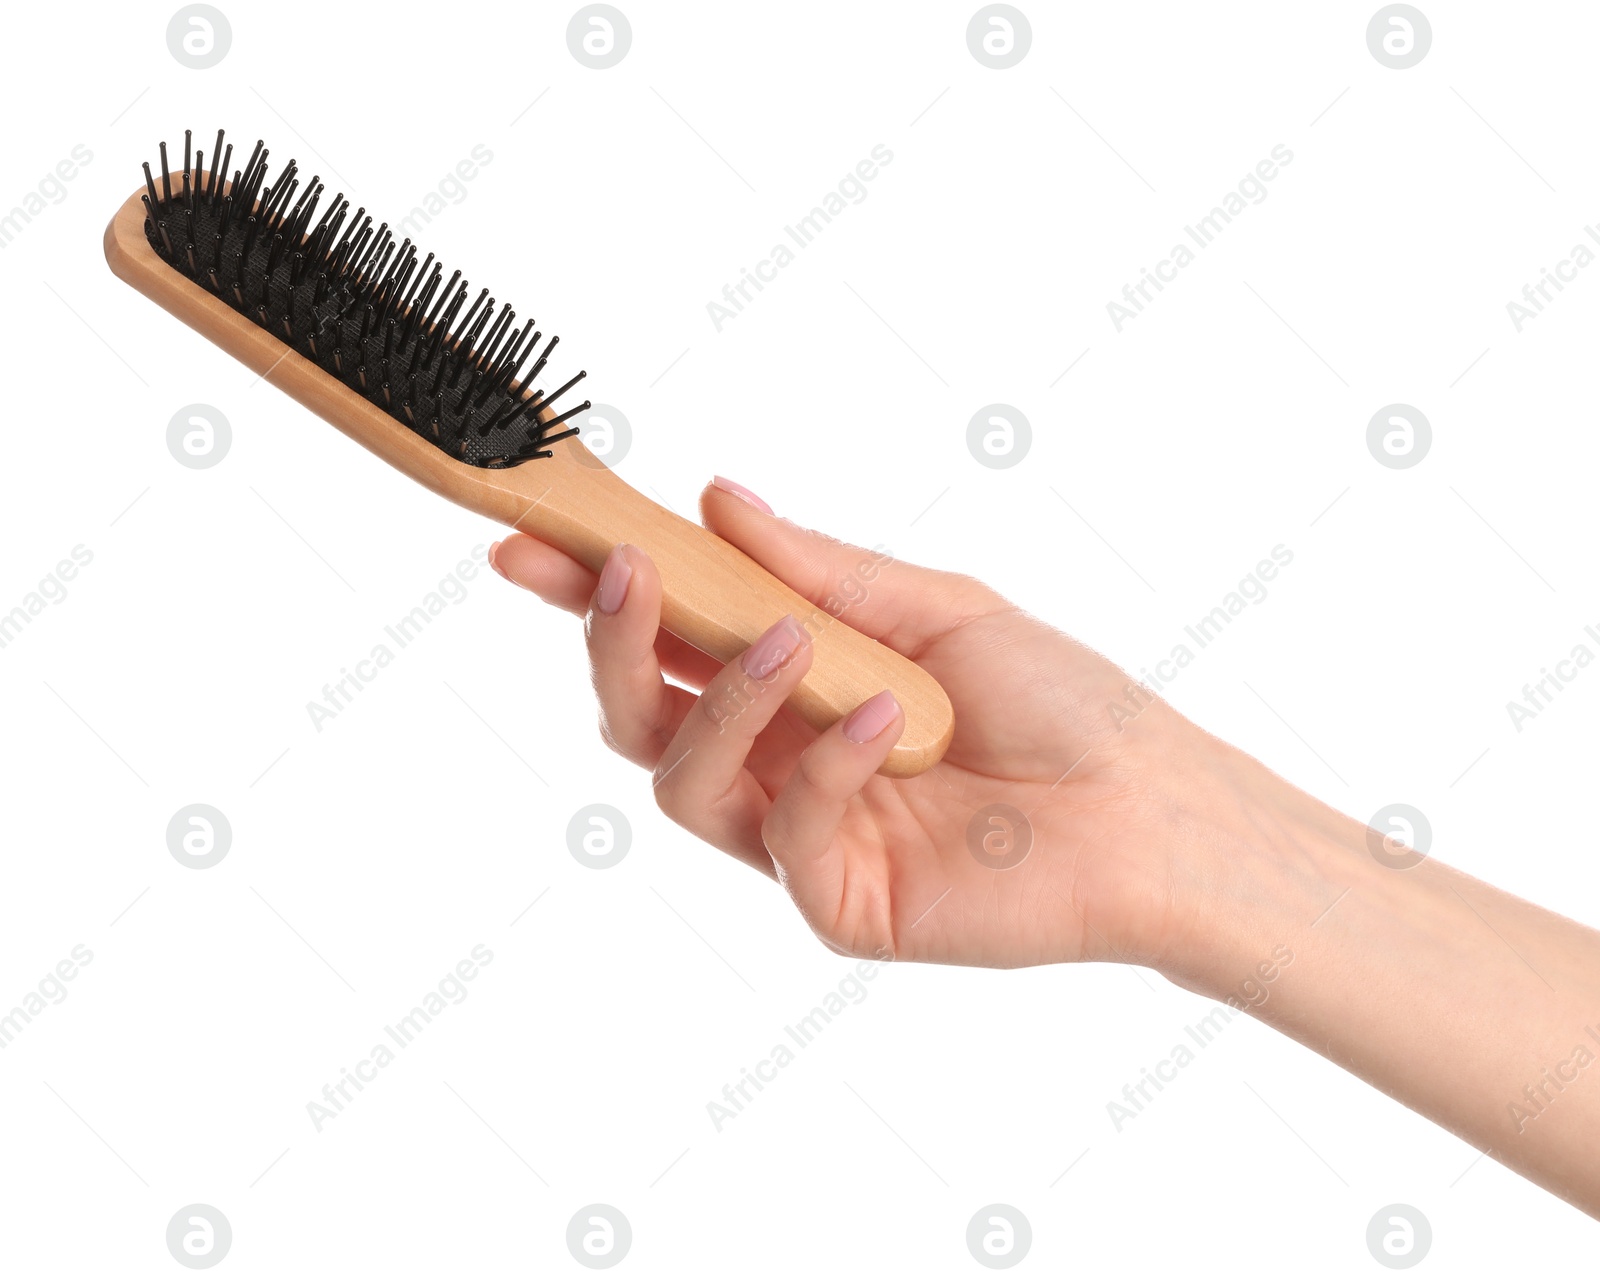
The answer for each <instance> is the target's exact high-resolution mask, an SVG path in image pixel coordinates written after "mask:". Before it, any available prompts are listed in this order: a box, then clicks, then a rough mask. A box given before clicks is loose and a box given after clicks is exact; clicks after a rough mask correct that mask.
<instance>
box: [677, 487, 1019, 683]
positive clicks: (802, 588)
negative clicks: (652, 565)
mask: <svg viewBox="0 0 1600 1275" xmlns="http://www.w3.org/2000/svg"><path fill="white" fill-rule="evenodd" d="M700 517H701V520H702V521H703V522H704V523H705V525H706V527H707V529H708V530H710V531H712V532H713V533H715V534H716V535H718V536H720V537H722V539H724V540H726V541H727V542H728V543H729V544H731V545H733V546H734V547H735V548H736V549H739V550H740V551H741V552H743V553H745V554H746V555H748V556H749V557H751V558H753V559H754V560H755V561H756V562H758V563H760V564H761V565H762V566H763V567H765V568H766V569H767V570H768V571H770V572H771V573H772V574H773V575H775V576H776V577H777V578H778V579H779V580H782V581H783V582H784V583H785V584H787V585H788V586H789V587H790V588H791V589H793V590H794V591H795V592H796V593H798V594H799V595H800V596H801V597H803V598H805V599H806V600H807V601H809V602H811V603H812V604H813V605H815V606H817V607H820V608H822V609H823V610H825V611H827V612H828V613H829V614H830V615H833V616H835V617H837V618H838V619H841V620H843V621H844V622H845V623H846V624H848V625H850V626H851V627H852V628H854V629H859V630H860V631H861V632H863V633H865V634H867V636H869V637H872V638H875V639H877V640H878V641H880V642H882V643H884V645H886V646H889V647H892V648H893V649H895V650H897V651H899V652H900V653H901V654H902V655H907V656H911V657H913V658H914V657H915V656H916V655H917V654H918V653H919V651H920V649H921V648H922V647H923V646H924V645H925V644H926V643H928V642H929V641H931V640H932V639H934V638H936V637H939V636H941V635H942V634H945V633H948V632H949V631H950V630H951V629H953V628H955V627H956V626H957V625H960V624H963V623H965V622H966V621H968V620H971V619H974V618H976V617H978V616H981V615H988V614H991V613H993V612H996V611H1001V610H1004V609H1005V608H1006V606H1007V603H1006V601H1005V599H1003V598H1001V597H1000V596H999V595H998V594H997V593H995V592H994V591H993V590H992V589H990V588H989V587H988V586H987V585H985V584H982V583H980V582H979V581H977V580H974V579H972V578H971V577H969V576H962V575H956V574H953V573H951V572H948V571H934V570H932V569H931V568H928V567H917V566H912V565H911V564H910V563H906V562H901V561H899V560H898V559H897V558H895V557H894V556H893V555H892V554H890V553H889V552H888V551H887V550H884V549H863V548H860V547H858V546H856V545H849V544H845V543H844V542H842V541H839V540H835V539H833V538H832V537H831V536H825V535H823V534H822V533H821V532H818V531H812V530H809V529H808V528H805V527H800V526H797V525H796V524H795V523H792V522H790V521H789V520H788V519H787V518H779V517H777V516H776V515H775V514H774V513H773V512H772V510H771V509H770V508H769V507H768V505H767V504H766V502H765V501H763V500H762V499H761V498H760V497H759V496H757V495H755V494H754V493H753V492H750V491H748V490H747V489H745V488H743V487H741V486H739V484H738V483H735V482H732V481H730V480H729V479H726V478H717V479H714V480H713V481H712V482H711V483H710V484H709V485H708V486H707V487H706V489H705V490H704V491H703V492H701V493H700Z"/></svg>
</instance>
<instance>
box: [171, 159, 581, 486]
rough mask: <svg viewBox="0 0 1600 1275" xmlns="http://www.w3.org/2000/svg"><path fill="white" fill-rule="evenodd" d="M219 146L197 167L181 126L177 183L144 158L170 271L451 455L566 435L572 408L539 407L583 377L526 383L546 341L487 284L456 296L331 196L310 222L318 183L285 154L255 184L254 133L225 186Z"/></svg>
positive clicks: (407, 243)
mask: <svg viewBox="0 0 1600 1275" xmlns="http://www.w3.org/2000/svg"><path fill="white" fill-rule="evenodd" d="M233 150H234V148H233V144H232V143H231V142H229V143H227V146H226V149H224V133H223V131H222V130H220V129H219V130H218V131H217V140H216V143H215V145H214V146H213V147H212V148H211V152H210V159H211V169H210V170H209V171H208V170H207V169H206V166H205V165H206V152H205V151H203V150H200V151H196V150H194V149H193V135H192V133H191V132H190V131H188V130H186V131H185V132H184V146H183V169H182V171H181V176H180V180H179V181H178V182H177V183H174V182H173V180H172V178H173V175H174V174H173V173H172V171H171V168H170V167H169V165H168V160H167V146H166V143H165V142H162V143H161V146H160V152H161V181H160V183H159V184H158V183H157V182H156V180H155V174H154V173H153V172H152V171H151V166H150V165H149V164H148V163H147V164H145V165H144V176H145V188H146V190H147V192H148V193H147V194H146V195H145V197H144V203H145V213H146V222H145V234H146V236H147V237H148V238H149V240H150V243H151V246H152V247H153V248H154V249H155V251H156V253H157V254H158V255H159V256H160V257H161V258H162V259H163V260H164V261H166V262H167V263H168V264H169V265H171V266H172V268H173V269H175V270H177V271H178V272H179V273H180V274H182V275H184V276H185V277H187V278H189V279H192V280H194V281H195V282H196V283H197V284H199V285H200V286H202V287H204V288H205V289H206V291H207V292H209V293H211V294H212V295H214V296H216V297H218V298H220V299H221V300H222V301H224V302H226V303H227V304H228V305H230V306H231V307H232V308H233V309H235V310H237V311H239V313H241V314H243V315H244V316H245V317H246V318H248V319H249V320H250V321H251V322H253V323H255V324H258V325H259V326H260V327H262V328H263V329H265V330H266V331H268V332H271V333H273V334H274V335H275V336H277V337H279V339H281V340H282V341H283V343H284V345H285V346H286V347H287V348H289V349H291V350H293V351H294V352H295V353H297V354H300V355H302V356H303V357H305V358H307V359H309V360H310V361H311V362H313V363H315V364H316V365H317V366H318V367H320V368H322V369H323V370H324V371H325V372H327V373H328V374H329V375H332V376H335V377H337V378H338V379H339V380H340V381H341V382H342V383H343V384H344V385H345V386H346V387H347V388H348V389H350V390H351V391H352V392H354V393H357V394H361V395H362V396H363V397H364V398H366V399H368V400H369V401H370V402H372V403H374V404H375V405H376V406H378V407H379V408H381V409H382V410H383V411H385V412H387V413H388V414H389V415H390V416H391V417H393V418H394V419H395V420H397V421H399V422H400V423H401V424H402V425H404V426H405V427H406V428H408V429H410V430H411V431H412V432H413V433H416V434H418V435H419V436H421V437H422V438H425V439H427V440H428V441H429V442H430V443H433V444H434V445H435V446H437V447H439V448H440V449H441V450H442V451H444V452H445V453H446V454H448V455H449V456H451V457H452V458H454V459H457V460H460V461H464V462H465V463H467V464H469V465H474V466H477V467H479V468H485V469H501V468H505V467H507V466H511V465H520V464H522V463H523V462H524V461H528V460H533V459H535V458H537V457H543V456H549V455H550V454H551V453H550V450H549V447H550V444H551V443H554V442H559V441H560V440H561V439H563V438H568V437H571V436H572V435H573V434H575V433H576V432H577V431H576V430H575V429H572V428H568V429H565V430H561V429H560V427H561V426H562V425H564V424H565V423H566V422H567V421H569V420H571V419H572V418H573V417H575V416H577V415H578V414H579V413H581V412H583V411H585V410H587V409H588V407H589V404H588V403H587V402H585V403H583V404H581V405H580V406H578V407H575V408H573V409H571V410H570V411H568V412H565V413H563V414H562V415H560V416H556V417H554V418H553V419H552V420H550V421H548V422H546V421H541V420H540V419H539V417H540V415H542V414H545V413H546V412H547V409H549V408H550V405H551V404H552V403H554V402H555V400H556V399H558V398H560V397H561V396H562V395H563V394H564V393H565V392H566V391H567V390H569V389H571V388H572V387H573V386H574V385H576V384H577V383H578V382H579V381H581V380H582V379H583V378H584V376H585V375H586V374H585V373H583V372H579V373H578V374H577V375H576V376H574V377H573V378H572V379H571V380H570V381H568V382H567V383H566V384H565V385H563V386H562V387H561V388H560V389H558V390H556V392H555V393H554V394H552V395H550V396H549V397H548V398H546V397H545V396H544V394H543V392H542V391H538V390H533V389H532V384H533V382H534V381H535V380H536V379H537V377H538V375H539V373H540V372H541V371H543V370H544V366H545V363H546V361H547V360H548V359H549V358H550V354H551V351H552V350H554V349H555V346H556V342H557V338H556V337H551V338H550V339H549V343H548V344H547V345H546V346H545V348H544V351H543V352H542V353H539V351H538V346H539V342H540V339H541V334H540V333H539V332H537V331H534V328H533V320H531V319H530V320H528V322H527V324H526V326H524V327H523V328H522V329H521V331H520V332H518V331H516V330H515V327H514V322H515V319H516V312H515V311H514V310H513V309H512V307H511V306H510V304H509V303H505V304H498V305H497V303H496V301H495V298H494V297H493V296H491V295H490V293H489V289H487V288H484V289H482V290H481V291H479V292H478V294H477V299H476V300H474V301H473V302H472V303H471V305H470V306H469V305H468V304H467V300H468V296H469V295H470V291H471V290H470V289H469V288H468V286H467V283H466V281H465V280H464V279H463V278H462V277H461V272H460V271H459V270H457V271H455V272H454V273H452V274H451V275H450V276H449V279H448V281H446V279H445V275H444V267H443V265H442V264H441V263H440V262H438V261H437V260H436V259H435V258H434V256H433V254H432V253H429V254H428V256H427V258H426V259H425V260H422V261H421V262H420V264H419V256H420V249H419V247H418V245H416V244H414V243H413V242H412V241H411V239H409V238H400V237H399V236H398V234H397V232H396V231H395V230H391V229H390V227H389V224H388V223H387V222H378V223H375V222H374V219H373V217H372V216H370V215H369V214H368V213H367V211H366V209H364V208H357V209H356V210H355V212H354V214H353V215H352V213H351V209H350V201H349V200H347V199H346V198H345V197H344V196H343V195H335V196H334V197H333V199H332V200H331V201H330V202H329V203H328V204H327V205H326V206H325V210H324V211H323V212H322V214H321V216H320V217H317V208H318V205H319V203H320V202H321V199H322V195H323V193H324V186H323V184H322V182H321V181H320V180H319V179H318V178H316V177H312V178H311V180H310V181H309V182H306V183H302V181H301V180H300V178H299V176H298V174H299V172H300V170H299V167H298V165H297V164H296V163H295V161H293V160H290V161H289V163H288V164H287V165H285V166H284V168H283V170H282V171H281V172H279V173H278V174H277V175H276V176H275V177H274V178H273V179H272V180H271V181H270V182H269V181H268V179H267V156H268V154H269V152H268V150H267V148H266V146H265V145H264V144H263V143H262V142H257V143H256V145H255V149H254V150H253V151H252V152H251V154H250V158H249V160H248V162H246V163H245V164H244V166H243V168H241V169H236V170H234V174H233V181H232V183H231V185H230V184H229V183H227V182H226V177H227V173H228V166H229V164H230V163H231V162H232V159H233ZM225 187H227V189H225ZM297 192H298V198H297ZM535 354H538V357H537V358H536V359H535V361H534V363H533V366H532V367H531V368H529V369H528V371H527V373H526V374H525V375H523V376H521V377H520V378H519V376H518V372H519V369H520V368H521V367H522V365H523V364H524V363H525V362H526V361H527V360H528V359H529V358H530V357H532V356H534V355H535Z"/></svg>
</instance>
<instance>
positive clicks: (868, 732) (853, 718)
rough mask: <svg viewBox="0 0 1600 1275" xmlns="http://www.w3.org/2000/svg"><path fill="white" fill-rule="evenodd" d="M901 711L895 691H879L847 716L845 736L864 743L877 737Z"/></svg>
mask: <svg viewBox="0 0 1600 1275" xmlns="http://www.w3.org/2000/svg"><path fill="white" fill-rule="evenodd" d="M899 711H900V705H899V703H898V702H897V701H896V700H895V697H894V692H892V691H879V692H878V693H877V694H876V695H874V696H873V697H872V698H871V699H869V700H868V701H867V702H866V703H865V704H863V705H861V707H860V708H858V709H856V711H855V712H853V713H851V714H850V716H849V717H847V718H845V722H844V727H843V730H844V737H845V738H846V739H848V740H849V741H850V742H851V743H852V744H864V743H866V742H867V741H868V740H869V739H876V738H877V737H878V736H879V735H881V734H883V732H884V728H885V727H887V726H888V725H889V723H890V722H892V721H894V715H895V714H896V713H897V712H899Z"/></svg>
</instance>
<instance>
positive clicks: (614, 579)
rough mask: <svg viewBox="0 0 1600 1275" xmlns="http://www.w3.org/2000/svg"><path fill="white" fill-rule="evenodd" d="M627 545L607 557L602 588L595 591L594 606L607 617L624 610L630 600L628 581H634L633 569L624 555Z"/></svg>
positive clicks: (601, 577) (614, 550) (602, 576)
mask: <svg viewBox="0 0 1600 1275" xmlns="http://www.w3.org/2000/svg"><path fill="white" fill-rule="evenodd" d="M627 547H628V546H627V545H618V546H617V547H616V548H614V549H613V550H612V551H611V552H610V553H608V554H607V555H606V565H605V566H603V567H601V568H600V587H599V588H598V589H596V590H595V595H594V604H595V606H597V607H599V608H600V610H601V611H602V612H604V613H605V614H606V615H615V614H616V613H617V612H618V611H620V610H622V604H623V603H624V602H625V601H627V598H628V581H630V580H632V579H633V568H632V567H630V566H629V565H628V559H627V557H626V555H625V554H624V553H623V550H624V549H626V548H627Z"/></svg>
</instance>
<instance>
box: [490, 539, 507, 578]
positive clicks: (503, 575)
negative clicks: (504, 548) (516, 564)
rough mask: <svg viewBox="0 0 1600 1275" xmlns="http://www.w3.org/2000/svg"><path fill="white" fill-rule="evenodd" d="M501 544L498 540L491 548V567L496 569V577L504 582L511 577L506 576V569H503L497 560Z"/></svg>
mask: <svg viewBox="0 0 1600 1275" xmlns="http://www.w3.org/2000/svg"><path fill="white" fill-rule="evenodd" d="M500 544H501V542H500V541H498V540H496V541H495V542H494V543H493V544H492V545H490V546H489V565H490V566H491V567H493V568H494V573H495V575H497V576H499V577H500V578H501V579H502V580H509V579H511V577H510V576H508V575H507V574H506V569H505V568H504V567H502V566H501V565H500V563H499V562H498V561H496V559H495V554H497V553H499V552H500Z"/></svg>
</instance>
